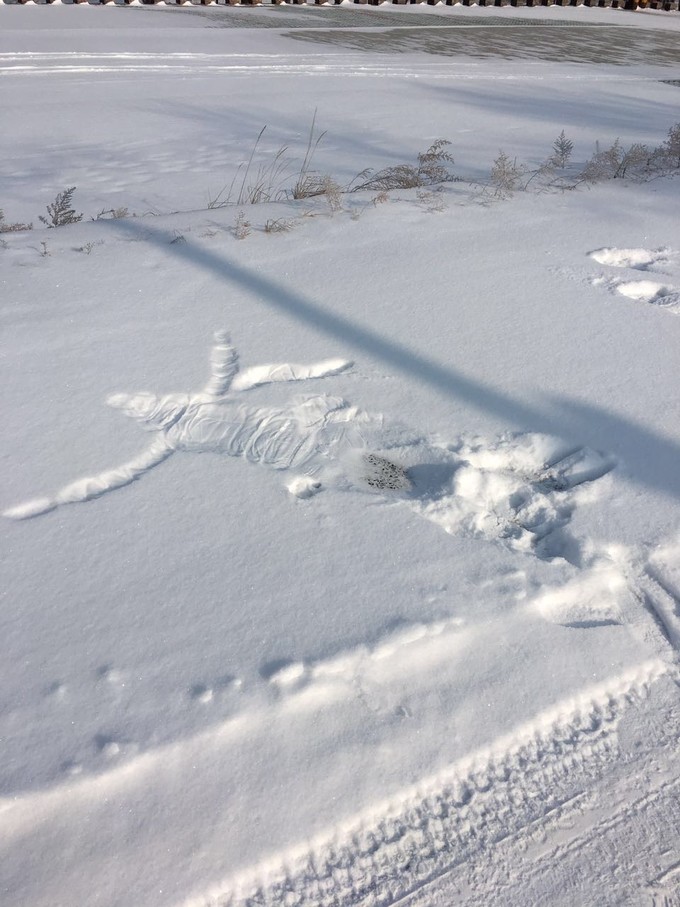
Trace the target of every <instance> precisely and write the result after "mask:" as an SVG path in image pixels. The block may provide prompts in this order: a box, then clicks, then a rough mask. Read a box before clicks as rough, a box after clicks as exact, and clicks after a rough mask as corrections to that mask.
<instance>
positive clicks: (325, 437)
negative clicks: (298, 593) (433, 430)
mask: <svg viewBox="0 0 680 907" xmlns="http://www.w3.org/2000/svg"><path fill="white" fill-rule="evenodd" d="M350 365H351V363H350V362H348V361H346V360H344V359H329V360H325V361H323V362H317V363H314V364H311V365H294V364H291V363H283V364H279V365H263V366H256V367H253V368H248V369H245V370H244V371H240V372H239V363H238V356H237V353H236V350H235V349H234V347H233V346H232V345H231V343H230V341H229V338H228V336H227V335H226V334H225V333H218V334H217V335H216V337H215V345H214V347H213V350H212V355H211V359H210V371H211V375H210V379H209V381H208V384H207V385H206V387H205V388H204V389H203V390H202V391H201V392H199V393H195V394H183V393H176V394H165V395H155V394H150V393H138V394H115V395H113V396H112V397H110V398H109V400H108V403H109V404H110V405H111V406H113V407H115V408H116V409H120V410H121V411H122V412H123V413H125V414H126V415H127V416H130V417H131V418H133V419H135V420H136V421H138V422H139V423H140V424H141V426H142V428H143V429H144V430H146V431H149V432H151V433H153V438H152V441H151V444H150V445H149V446H148V447H147V448H146V449H145V450H143V451H142V452H141V453H140V454H139V455H138V456H137V457H135V458H134V459H132V460H130V461H128V462H126V463H122V464H120V465H119V466H115V467H113V468H112V469H108V470H106V471H104V472H101V473H99V474H97V475H94V476H88V477H85V478H81V479H78V480H76V481H75V482H72V483H71V484H69V485H67V486H66V487H64V488H62V489H60V490H59V491H57V492H56V494H54V495H53V496H51V497H43V498H38V499H34V500H30V501H27V502H25V503H23V504H19V505H17V506H15V507H12V508H10V509H9V510H6V511H5V512H4V516H6V517H9V518H11V519H25V518H28V517H34V516H37V515H39V514H43V513H47V512H48V511H50V510H54V509H55V508H56V507H59V506H61V505H64V504H74V503H81V502H84V501H88V500H91V499H93V498H96V497H100V496H101V495H104V494H107V493H108V492H111V491H114V490H116V489H118V488H122V487H125V486H127V485H130V484H131V483H132V482H134V481H135V480H137V479H140V478H141V477H142V476H143V475H145V474H146V473H147V472H149V471H150V470H151V469H153V468H155V467H156V466H159V465H160V464H161V463H162V462H163V461H164V460H166V459H168V458H169V457H170V456H172V455H174V454H175V453H177V452H179V451H185V452H196V453H198V452H202V451H211V452H216V453H223V454H226V455H228V456H232V457H242V458H243V459H245V460H248V461H250V462H252V463H259V464H263V465H266V466H269V467H271V468H273V469H277V470H279V471H281V472H283V473H284V474H285V476H286V486H287V488H288V490H289V491H290V492H291V493H292V494H293V495H295V496H296V497H298V498H308V497H310V496H311V495H314V494H316V493H317V492H318V491H320V490H322V489H323V488H324V487H325V486H333V487H336V488H349V489H360V490H363V491H369V492H374V493H379V494H382V495H385V496H389V497H391V498H392V499H393V500H397V501H398V502H401V503H404V504H407V505H408V506H410V507H411V509H412V510H413V511H414V512H416V513H417V514H418V515H419V516H421V517H423V518H425V519H427V520H429V521H431V522H433V523H435V524H437V525H438V526H440V527H442V528H443V529H445V530H446V531H447V532H449V533H452V534H457V535H467V536H474V537H482V538H487V539H499V538H500V539H504V540H505V542H506V543H507V544H509V545H510V546H511V547H513V548H518V549H521V550H525V549H533V550H534V551H535V553H536V554H538V555H539V557H542V558H546V559H550V558H553V557H563V558H566V559H567V560H570V561H572V562H573V563H577V562H578V560H579V557H580V554H579V550H578V543H577V542H576V541H575V540H574V539H572V538H571V537H570V536H569V534H568V532H567V531H566V528H565V527H566V526H567V524H568V523H569V521H570V519H571V515H572V513H573V511H574V509H575V506H576V503H577V498H578V497H579V496H578V494H577V491H578V489H579V487H580V486H581V485H584V484H586V483H590V482H592V481H593V480H595V479H598V478H600V477H601V476H603V475H605V473H607V472H608V471H609V470H610V469H611V468H612V466H613V462H612V461H611V460H609V459H608V458H606V457H604V456H602V455H601V454H598V453H597V452H595V451H592V450H589V449H587V448H581V447H576V448H572V449H566V448H565V447H564V445H561V444H560V442H558V441H556V440H555V439H551V438H547V437H545V436H542V435H510V436H507V437H502V438H500V439H496V440H493V441H489V440H485V439H472V440H467V441H466V440H458V441H457V442H456V443H454V444H441V443H436V442H431V441H430V440H428V439H427V438H423V437H422V436H421V435H418V434H417V433H414V432H412V431H411V430H409V429H408V428H406V427H404V426H401V425H399V424H397V423H391V424H388V423H387V422H386V421H385V420H384V418H383V417H382V416H381V415H375V414H370V413H367V412H365V411H363V410H361V409H359V408H358V407H356V406H352V405H350V404H349V403H348V402H347V401H345V400H343V399H342V398H340V397H333V396H329V395H326V394H314V395H311V396H303V397H294V398H293V399H291V400H290V401H289V402H288V403H287V404H286V405H283V406H256V405H250V404H249V402H248V397H247V392H248V391H250V390H251V389H253V388H256V387H262V386H264V385H269V384H273V383H278V382H293V381H294V382H298V381H304V380H308V379H312V378H327V377H329V376H332V375H337V374H339V373H341V372H343V371H345V370H346V369H347V368H349V367H350ZM202 697H203V698H207V697H208V693H207V689H206V691H202V693H200V694H197V696H196V698H197V699H199V700H200V699H201V698H202Z"/></svg>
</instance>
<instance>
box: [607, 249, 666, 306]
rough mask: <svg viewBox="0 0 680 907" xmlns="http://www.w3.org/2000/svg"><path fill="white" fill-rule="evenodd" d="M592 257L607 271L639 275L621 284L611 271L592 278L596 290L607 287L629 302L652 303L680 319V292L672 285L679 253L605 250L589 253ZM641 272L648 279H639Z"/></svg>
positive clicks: (659, 250) (649, 250)
mask: <svg viewBox="0 0 680 907" xmlns="http://www.w3.org/2000/svg"><path fill="white" fill-rule="evenodd" d="M590 257H591V258H592V259H593V261H596V262H597V263H598V264H601V265H604V266H605V267H607V268H617V269H625V270H628V271H636V272H638V274H637V275H636V276H635V277H634V278H633V277H632V275H631V277H626V278H624V279H623V280H621V279H619V278H618V277H614V276H612V275H611V272H610V271H608V272H605V273H604V274H602V275H600V276H598V277H594V278H592V281H591V282H592V283H593V285H594V286H606V287H608V288H609V289H610V290H612V291H613V292H616V293H619V294H620V295H621V296H625V297H626V298H627V299H633V300H634V301H636V302H646V303H651V304H652V305H656V306H659V307H661V308H662V309H663V310H664V311H665V312H668V313H670V314H672V315H680V289H678V287H677V286H676V285H675V284H674V283H673V282H672V274H673V272H674V271H677V267H678V263H677V258H678V253H677V252H675V251H673V250H671V249H667V248H662V249H641V248H638V249H616V248H603V249H595V250H594V251H593V252H590ZM640 272H642V273H644V275H645V276H644V277H642V276H639V275H640Z"/></svg>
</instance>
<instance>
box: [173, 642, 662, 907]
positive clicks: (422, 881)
mask: <svg viewBox="0 0 680 907" xmlns="http://www.w3.org/2000/svg"><path fill="white" fill-rule="evenodd" d="M666 671H667V667H666V666H664V665H663V663H662V662H660V661H657V660H653V661H649V662H646V663H644V664H642V665H639V666H638V667H637V668H635V669H633V670H632V671H628V672H626V673H625V674H622V675H620V676H619V677H618V678H615V679H613V680H610V681H608V682H607V683H605V684H602V685H600V686H599V687H597V688H594V689H591V690H590V691H588V692H586V693H584V694H583V695H582V696H580V697H578V698H576V699H574V700H571V701H568V702H563V703H560V704H559V705H558V706H557V707H555V709H553V710H550V712H546V713H544V714H542V715H540V716H538V717H537V718H536V719H535V720H534V721H533V722H531V723H530V724H529V725H525V726H523V727H522V728H520V729H518V731H517V732H516V733H515V734H514V735H511V736H508V737H505V738H503V739H499V740H497V741H495V743H494V744H493V745H492V746H491V747H489V748H486V749H485V750H483V751H480V752H478V753H475V754H473V755H471V756H470V757H466V758H465V759H463V760H461V761H460V762H459V763H457V764H455V765H454V766H452V767H451V769H450V770H448V771H446V772H443V773H441V774H439V775H437V776H436V777H435V778H433V779H429V780H427V781H423V782H422V783H420V784H419V785H418V786H417V788H414V789H413V790H412V791H407V792H405V793H404V794H403V796H402V797H401V798H399V799H398V801H397V802H396V803H395V802H392V803H388V804H383V806H382V807H379V808H378V809H377V810H374V811H373V812H372V813H371V814H366V815H365V816H363V817H361V818H358V819H356V820H355V821H354V822H349V823H346V824H344V825H343V826H342V827H341V828H338V829H336V831H335V833H334V834H333V835H332V836H329V837H327V838H326V839H325V840H318V841H317V842H315V843H313V844H312V845H311V846H309V847H300V848H298V849H296V850H292V851H290V852H287V853H284V854H281V855H279V856H278V857H274V858H272V859H271V860H269V861H267V863H266V864H263V865H261V866H259V867H256V868H255V869H253V870H252V871H251V872H249V873H246V874H243V875H241V876H239V877H237V878H234V879H232V880H226V881H225V882H224V883H223V884H222V885H220V886H218V887H217V888H215V889H213V890H212V891H210V892H205V894H204V895H202V896H199V897H194V898H192V899H191V900H190V901H188V902H185V907H205V905H208V904H210V905H211V907H213V905H214V907H256V905H257V907H275V905H276V907H279V905H281V904H287V905H295V907H368V905H371V907H378V905H385V907H386V905H392V904H397V903H399V902H401V901H402V900H403V899H405V898H407V897H409V896H410V895H412V894H414V893H415V892H418V891H419V890H420V889H423V888H424V887H426V886H427V885H429V884H431V883H432V882H434V881H435V880H436V879H437V878H438V877H440V876H442V875H443V874H445V873H447V872H450V871H451V870H452V869H453V868H454V867H456V866H459V865H462V864H465V863H467V862H468V861H471V860H473V859H474V858H475V857H476V856H478V855H479V854H480V853H482V852H483V851H487V852H488V851H489V849H493V848H495V847H497V846H498V845H499V844H500V843H501V842H503V841H505V840H507V839H510V838H511V837H513V836H519V837H520V838H521V837H522V836H524V838H526V836H527V834H528V829H530V826H531V825H532V824H536V823H538V824H539V825H542V824H544V823H545V822H547V821H550V819H551V817H554V815H555V814H562V813H564V812H569V811H572V812H574V811H577V810H579V808H580V805H579V804H580V801H581V798H580V797H579V796H575V795H574V793H573V789H574V785H577V784H578V782H579V781H585V780H586V779H587V778H588V777H592V775H593V773H596V772H597V771H599V770H601V769H602V768H603V767H604V766H605V765H606V764H607V763H608V762H610V761H612V760H613V759H615V758H616V754H617V738H616V727H617V724H618V722H619V720H620V718H621V717H622V715H623V713H624V711H625V710H626V708H627V707H628V706H629V705H630V704H632V703H634V702H636V701H639V699H640V698H642V697H644V696H645V695H646V694H647V692H648V691H649V688H650V685H651V684H652V683H653V682H654V681H655V680H657V679H658V678H659V677H661V676H662V675H663V674H665V673H666Z"/></svg>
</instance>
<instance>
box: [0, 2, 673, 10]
mask: <svg viewBox="0 0 680 907" xmlns="http://www.w3.org/2000/svg"><path fill="white" fill-rule="evenodd" d="M1 2H3V3H6V4H10V5H18V6H22V5H24V4H25V3H27V2H28V0H1ZM37 2H38V3H44V4H46V5H49V4H51V3H54V0H37ZM132 2H133V0H70V5H72V6H79V5H80V4H81V3H88V4H90V5H92V6H105V5H106V4H118V5H120V6H129V5H130V4H131V3H132ZM140 2H141V3H142V4H143V5H145V6H153V5H155V4H157V3H165V4H166V5H167V6H184V5H187V4H188V5H189V6H217V5H220V6H277V5H279V4H280V3H282V2H283V0H140ZM286 2H287V3H288V4H289V5H292V6H308V5H311V6H324V5H328V6H339V5H340V4H341V3H342V2H343V0H286ZM352 2H353V3H355V4H359V5H361V6H379V5H380V4H381V3H383V2H385V0H352ZM387 2H388V3H391V4H393V5H395V6H406V5H407V4H413V5H417V4H419V5H425V6H435V5H436V4H437V3H438V2H441V0H387ZM443 2H444V4H445V6H456V5H457V4H459V3H460V4H461V5H462V6H471V5H472V4H473V2H476V3H477V6H521V7H535V6H590V7H599V8H600V9H605V8H606V9H627V10H636V9H655V10H663V11H665V12H677V11H680V0H443Z"/></svg>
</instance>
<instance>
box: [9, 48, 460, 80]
mask: <svg viewBox="0 0 680 907" xmlns="http://www.w3.org/2000/svg"><path fill="white" fill-rule="evenodd" d="M464 72H469V68H465V69H463V73H464ZM73 73H75V74H78V73H81V74H84V73H130V74H136V73H137V74H143V73H163V74H167V75H183V76H186V75H203V74H206V75H211V74H215V73H228V74H230V75H248V76H258V75H264V76H271V75H279V76H281V75H314V76H319V75H332V76H347V77H362V76H363V77H367V76H371V77H373V78H375V77H379V76H383V77H386V76H399V77H402V78H418V77H419V76H422V75H427V76H433V77H447V78H448V77H455V78H461V77H462V74H461V67H453V66H452V65H451V64H450V63H443V62H441V61H434V62H431V63H429V62H427V61H419V62H418V64H417V65H415V66H414V65H408V64H406V63H403V64H402V63H399V62H398V61H394V60H390V61H389V62H387V61H385V62H382V61H379V60H378V61H374V60H370V59H369V58H367V57H366V55H365V54H338V53H331V54H324V53H320V54H313V55H311V54H310V55H300V56H295V55H292V54H203V53H196V54H194V53H167V54H164V53H132V52H129V53H79V52H76V51H73V52H67V51H64V52H54V53H38V52H30V51H20V52H16V53H10V52H7V53H0V75H5V76H7V75H16V76H20V75H29V76H30V75H61V74H73ZM470 75H472V74H470Z"/></svg>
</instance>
